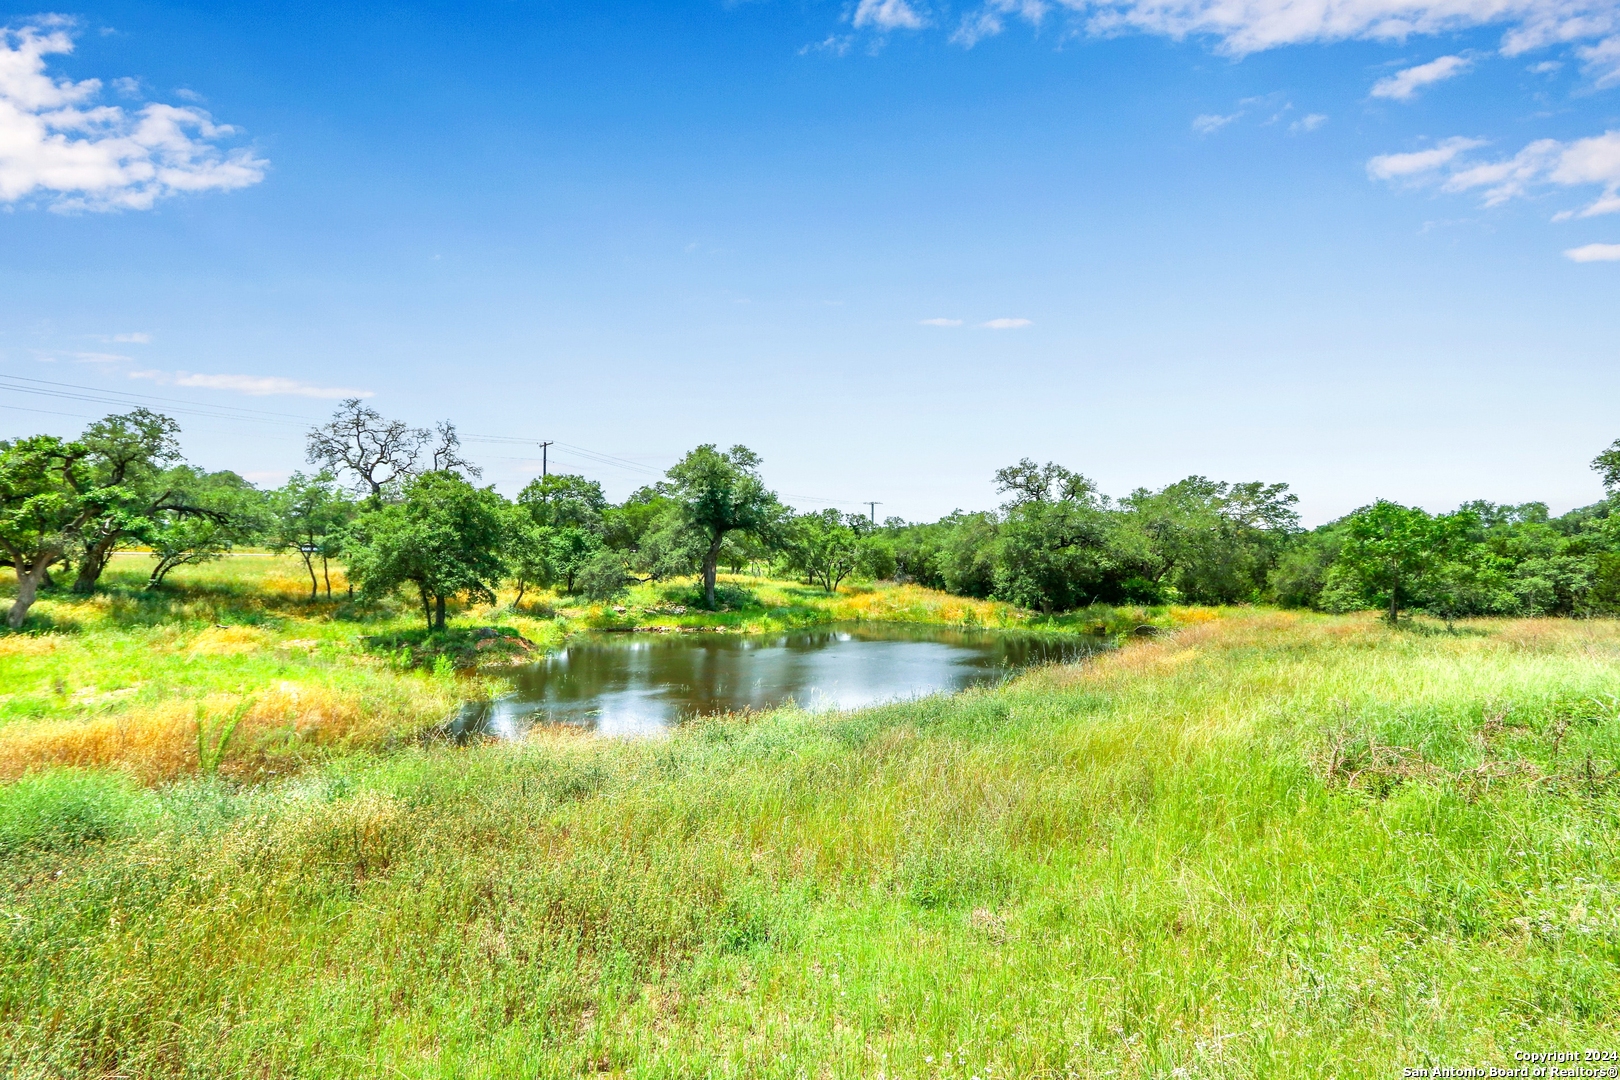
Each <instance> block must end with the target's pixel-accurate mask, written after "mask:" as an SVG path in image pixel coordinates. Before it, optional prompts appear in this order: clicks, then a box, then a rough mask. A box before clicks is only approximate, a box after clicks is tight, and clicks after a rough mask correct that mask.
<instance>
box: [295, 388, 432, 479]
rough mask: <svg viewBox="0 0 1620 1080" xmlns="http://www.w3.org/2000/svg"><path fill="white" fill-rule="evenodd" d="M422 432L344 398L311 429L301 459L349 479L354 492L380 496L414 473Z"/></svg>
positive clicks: (425, 435)
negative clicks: (322, 423) (328, 418)
mask: <svg viewBox="0 0 1620 1080" xmlns="http://www.w3.org/2000/svg"><path fill="white" fill-rule="evenodd" d="M430 437H431V432H429V431H428V430H427V429H426V428H413V427H411V426H410V425H409V424H407V423H405V421H403V420H384V419H383V418H382V416H381V415H380V414H379V413H378V412H377V410H376V409H373V408H371V407H370V406H368V405H366V404H364V403H362V402H361V400H360V399H359V398H348V399H346V400H345V401H344V402H343V403H342V404H341V405H339V406H338V409H337V412H335V413H333V414H332V419H331V421H330V422H329V423H327V424H326V425H325V426H323V427H318V428H311V429H310V432H309V436H308V439H307V442H306V444H305V445H306V453H305V455H304V456H305V457H306V458H307V459H308V461H309V463H310V464H312V465H323V466H325V467H326V468H328V469H331V470H332V471H333V472H335V473H340V474H344V473H346V474H348V475H350V476H353V477H354V486H355V490H356V491H359V492H361V493H362V494H367V495H370V496H371V497H372V498H374V499H376V498H381V497H382V491H383V488H384V487H386V486H387V485H389V484H391V483H394V482H395V481H398V480H401V479H403V478H405V477H407V476H409V475H411V473H413V472H414V471H415V465H416V457H417V454H418V453H420V452H421V449H422V444H423V443H425V442H426V441H427V440H428V439H429V438H430Z"/></svg>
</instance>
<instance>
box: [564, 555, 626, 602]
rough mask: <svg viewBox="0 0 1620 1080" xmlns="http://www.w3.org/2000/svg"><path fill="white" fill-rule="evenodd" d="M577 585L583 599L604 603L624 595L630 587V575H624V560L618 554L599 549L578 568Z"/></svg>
mask: <svg viewBox="0 0 1620 1080" xmlns="http://www.w3.org/2000/svg"><path fill="white" fill-rule="evenodd" d="M577 584H578V586H579V592H580V595H582V596H584V597H585V599H587V600H593V601H596V602H598V603H606V602H608V601H610V600H617V599H618V598H619V597H621V596H623V595H624V594H625V592H626V591H627V590H628V589H629V587H630V575H629V574H627V573H625V570H624V560H623V558H621V557H620V555H619V553H618V552H616V551H611V550H609V549H607V548H599V549H597V551H596V552H595V554H593V555H592V556H591V557H590V558H589V559H587V560H585V562H584V564H583V565H582V566H581V567H580V568H579V580H578V582H577Z"/></svg>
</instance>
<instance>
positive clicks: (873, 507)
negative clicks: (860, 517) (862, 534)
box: [866, 499, 883, 525]
mask: <svg viewBox="0 0 1620 1080" xmlns="http://www.w3.org/2000/svg"><path fill="white" fill-rule="evenodd" d="M866 505H867V506H868V507H869V508H870V509H871V512H872V524H874V525H876V524H877V508H878V507H880V506H882V505H883V504H882V503H881V502H875V501H873V500H871V499H868V500H867V502H866Z"/></svg>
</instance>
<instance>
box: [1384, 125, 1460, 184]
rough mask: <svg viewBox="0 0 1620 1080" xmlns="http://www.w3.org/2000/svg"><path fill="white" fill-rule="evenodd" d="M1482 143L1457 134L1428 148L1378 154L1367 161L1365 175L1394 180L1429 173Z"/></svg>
mask: <svg viewBox="0 0 1620 1080" xmlns="http://www.w3.org/2000/svg"><path fill="white" fill-rule="evenodd" d="M1484 145H1485V140H1484V139H1465V138H1462V137H1461V136H1459V137H1456V138H1451V139H1447V140H1445V141H1444V142H1442V143H1440V144H1439V145H1438V146H1435V147H1433V148H1432V149H1429V150H1417V151H1414V152H1412V153H1410V154H1380V155H1378V156H1377V157H1375V158H1373V159H1372V160H1371V161H1369V162H1367V175H1368V176H1371V177H1372V178H1373V179H1374V180H1395V179H1398V178H1400V177H1406V176H1417V175H1420V174H1423V173H1430V172H1433V171H1434V170H1435V169H1438V168H1441V167H1442V166H1444V165H1447V164H1449V163H1450V162H1451V161H1452V160H1453V159H1454V158H1456V156H1457V155H1458V154H1461V153H1463V152H1465V151H1468V150H1472V149H1473V148H1474V147H1476V146H1484Z"/></svg>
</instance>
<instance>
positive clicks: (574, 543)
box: [544, 525, 604, 593]
mask: <svg viewBox="0 0 1620 1080" xmlns="http://www.w3.org/2000/svg"><path fill="white" fill-rule="evenodd" d="M544 534H545V537H544V539H545V547H546V565H547V567H548V568H549V569H550V573H551V583H552V584H559V585H561V586H562V588H563V591H564V592H568V593H571V592H573V591H574V590H575V586H576V584H577V582H578V579H579V572H580V571H581V570H583V569H584V568H585V565H586V564H587V563H589V562H590V561H591V560H592V559H594V558H595V557H596V555H597V553H598V552H600V551H602V550H603V547H604V545H603V543H602V538H601V537H600V536H599V535H598V534H597V533H595V532H593V531H591V530H590V529H586V528H581V527H579V526H577V525H566V526H563V527H561V528H557V527H552V528H549V529H545V530H544Z"/></svg>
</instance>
